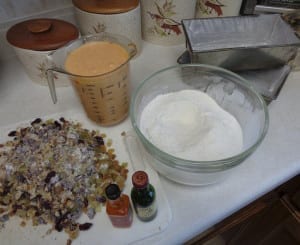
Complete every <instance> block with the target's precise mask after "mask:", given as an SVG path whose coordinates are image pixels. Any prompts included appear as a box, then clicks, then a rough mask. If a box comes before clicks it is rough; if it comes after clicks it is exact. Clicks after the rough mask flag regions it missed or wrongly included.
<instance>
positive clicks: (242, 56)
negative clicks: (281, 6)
mask: <svg viewBox="0 0 300 245" xmlns="http://www.w3.org/2000/svg"><path fill="white" fill-rule="evenodd" d="M182 25H183V29H184V32H185V36H186V41H187V49H188V51H189V53H190V58H191V63H204V64H210V65H215V66H221V67H224V68H227V69H230V70H234V71H240V70H257V69H268V68H274V67H278V66H283V65H285V64H288V63H289V62H290V61H292V60H293V59H294V58H295V56H296V52H297V49H298V47H299V46H300V40H299V38H298V37H297V36H296V35H295V33H294V31H293V29H292V28H291V27H290V26H289V25H288V24H287V23H286V22H285V21H284V20H283V19H282V18H281V16H280V14H265V15H264V14H262V15H255V16H236V17H223V18H207V19H185V20H182Z"/></svg>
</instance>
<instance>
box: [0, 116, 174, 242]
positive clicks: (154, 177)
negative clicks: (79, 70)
mask: <svg viewBox="0 0 300 245" xmlns="http://www.w3.org/2000/svg"><path fill="white" fill-rule="evenodd" d="M61 116H63V117H64V118H65V119H67V120H72V121H78V122H81V123H82V125H83V127H84V128H88V129H97V130H99V131H100V132H101V133H105V134H106V135H107V137H106V140H107V139H112V142H113V143H112V148H114V149H115V152H116V155H117V159H118V160H119V162H128V170H129V173H128V178H127V181H126V187H125V189H124V193H125V194H127V195H130V189H131V187H132V184H131V176H132V174H133V172H134V171H136V170H142V169H143V170H145V171H146V172H147V174H148V176H149V180H150V182H151V184H152V185H153V186H154V187H155V189H156V195H157V200H156V201H157V206H158V213H157V216H156V218H155V219H154V220H152V221H150V222H141V221H140V220H138V218H137V217H136V215H135V214H134V217H133V223H132V226H131V227H130V228H115V227H113V226H112V224H111V223H110V220H109V218H108V216H107V215H106V212H105V208H103V209H102V211H101V212H100V213H97V214H96V216H95V217H94V219H93V220H89V219H88V218H87V217H82V218H80V222H85V221H86V222H91V223H93V226H92V227H91V228H90V229H89V230H88V231H82V232H80V234H79V237H78V238H77V239H76V240H74V241H73V243H72V245H77V244H80V245H85V244H86V245H93V244H95V245H96V244H97V245H101V244H116V245H118V244H134V243H135V242H138V241H140V240H142V239H144V238H146V237H149V236H152V235H154V234H157V233H160V232H162V231H163V230H164V229H166V228H167V226H168V225H169V223H170V222H171V219H172V213H171V210H170V206H169V203H168V200H167V198H166V195H165V193H164V190H163V188H162V186H161V183H160V179H159V176H158V174H157V173H156V171H154V170H153V169H152V168H151V167H150V166H149V165H148V164H147V163H145V161H147V159H144V158H143V154H142V153H141V151H143V148H142V147H141V146H140V145H139V142H138V140H137V139H136V138H135V137H134V134H133V133H132V132H131V125H130V122H129V120H128V119H127V120H126V121H125V122H123V123H121V124H119V125H117V126H113V127H105V128H104V127H99V126H97V125H96V124H95V123H93V122H91V121H90V120H89V119H87V117H86V115H85V114H83V112H79V111H68V112H64V113H59V114H54V115H49V116H47V117H41V118H42V119H45V118H53V119H59V118H60V117H61ZM34 119H35V118H32V119H31V121H33V120H34ZM29 123H30V121H26V122H20V123H16V124H15V125H9V126H5V127H0V143H3V142H5V141H7V140H8V139H9V137H7V134H8V133H9V132H10V131H11V130H14V129H16V128H17V127H20V126H21V127H22V126H26V125H27V126H28V125H29ZM127 131H130V132H131V133H129V136H128V137H127V138H125V137H124V136H122V135H121V133H122V132H127ZM126 141H127V142H130V149H128V147H126V144H125V142H126ZM127 145H128V144H127ZM128 150H129V151H130V152H129V151H128ZM131 158H132V160H133V161H134V164H133V163H132V160H131ZM143 161H144V163H143ZM20 223H21V220H20V219H19V218H16V217H14V218H10V220H9V221H8V222H6V223H5V227H4V228H0V244H1V245H15V244H22V245H37V244H43V245H48V244H49V245H50V244H51V245H52V244H57V245H60V244H66V241H67V239H68V236H67V234H66V233H64V232H57V231H53V232H52V233H51V234H50V235H46V232H47V231H48V230H49V229H50V228H51V226H50V225H41V226H38V227H32V225H31V221H29V222H28V224H27V225H26V226H25V227H21V226H20Z"/></svg>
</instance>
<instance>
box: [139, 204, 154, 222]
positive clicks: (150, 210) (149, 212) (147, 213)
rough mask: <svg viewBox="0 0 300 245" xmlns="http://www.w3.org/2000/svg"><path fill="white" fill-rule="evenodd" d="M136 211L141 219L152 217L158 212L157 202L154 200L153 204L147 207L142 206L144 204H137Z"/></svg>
mask: <svg viewBox="0 0 300 245" xmlns="http://www.w3.org/2000/svg"><path fill="white" fill-rule="evenodd" d="M136 211H137V214H138V216H139V217H140V218H141V219H150V218H152V217H153V216H154V215H155V214H156V211H157V206H156V202H153V203H152V204H151V205H149V206H147V207H142V206H139V205H137V206H136Z"/></svg>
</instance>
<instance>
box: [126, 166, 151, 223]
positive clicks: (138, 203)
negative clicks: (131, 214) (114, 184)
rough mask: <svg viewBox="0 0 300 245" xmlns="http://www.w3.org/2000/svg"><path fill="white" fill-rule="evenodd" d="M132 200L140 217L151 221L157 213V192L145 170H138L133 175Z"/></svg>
mask: <svg viewBox="0 0 300 245" xmlns="http://www.w3.org/2000/svg"><path fill="white" fill-rule="evenodd" d="M132 184H133V187H132V189H131V200H132V203H133V207H134V210H135V212H136V214H137V216H138V218H139V219H140V220H142V221H150V220H152V219H154V218H155V216H156V214H157V205H156V194H155V189H154V187H153V186H152V185H151V184H150V183H149V179H148V175H147V173H146V172H144V171H136V172H135V173H134V174H133V175H132Z"/></svg>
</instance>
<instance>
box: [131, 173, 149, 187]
mask: <svg viewBox="0 0 300 245" xmlns="http://www.w3.org/2000/svg"><path fill="white" fill-rule="evenodd" d="M148 183H149V179H148V175H147V173H146V172H144V171H136V172H135V173H134V174H133V175H132V184H133V185H134V187H135V188H139V189H141V188H145V187H146V186H147V185H148Z"/></svg>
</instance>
